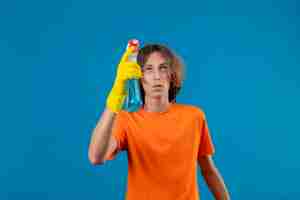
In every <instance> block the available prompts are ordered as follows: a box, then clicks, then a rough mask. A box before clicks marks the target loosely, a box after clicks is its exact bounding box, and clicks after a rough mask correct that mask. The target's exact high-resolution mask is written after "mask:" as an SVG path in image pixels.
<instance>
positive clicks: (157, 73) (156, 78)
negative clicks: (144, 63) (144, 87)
mask: <svg viewBox="0 0 300 200" xmlns="http://www.w3.org/2000/svg"><path fill="white" fill-rule="evenodd" d="M154 79H155V80H160V79H161V74H160V72H159V70H155V71H154Z"/></svg>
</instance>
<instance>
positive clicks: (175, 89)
mask: <svg viewBox="0 0 300 200" xmlns="http://www.w3.org/2000/svg"><path fill="white" fill-rule="evenodd" d="M153 52H159V53H160V54H161V55H162V56H163V57H164V58H165V59H167V61H168V62H169V63H170V67H171V80H170V88H169V101H170V102H176V96H177V94H178V93H179V91H180V89H181V87H182V83H183V78H184V65H183V63H182V60H181V59H180V58H179V57H178V56H177V55H176V54H175V53H174V52H173V51H171V50H170V49H169V48H167V47H166V46H164V45H161V44H147V45H145V46H144V47H143V48H141V49H140V50H139V53H138V56H137V63H138V64H139V65H140V66H141V67H142V68H143V66H144V65H145V63H146V62H147V60H148V58H149V56H150V54H151V53H153ZM140 86H141V87H140V88H141V95H142V99H143V103H145V91H144V89H143V87H142V85H141V81H140Z"/></svg>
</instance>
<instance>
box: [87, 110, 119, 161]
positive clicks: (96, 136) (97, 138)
mask: <svg viewBox="0 0 300 200" xmlns="http://www.w3.org/2000/svg"><path fill="white" fill-rule="evenodd" d="M115 116H116V113H114V112H111V111H110V110H109V109H105V110H104V112H103V114H102V116H101V118H100V120H99V122H98V123H97V125H96V127H95V129H94V131H93V133H92V137H91V141H90V145H89V159H90V161H91V162H92V163H93V164H98V163H101V162H102V161H103V160H104V157H105V154H106V151H107V149H108V147H109V141H110V138H111V132H112V126H113V123H114V120H115Z"/></svg>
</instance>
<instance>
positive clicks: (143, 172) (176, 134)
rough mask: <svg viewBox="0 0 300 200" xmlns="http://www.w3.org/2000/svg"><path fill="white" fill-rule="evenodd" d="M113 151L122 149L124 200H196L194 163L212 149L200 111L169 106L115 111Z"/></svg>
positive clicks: (112, 156) (182, 106) (197, 197)
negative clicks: (125, 175) (124, 152)
mask: <svg viewBox="0 0 300 200" xmlns="http://www.w3.org/2000/svg"><path fill="white" fill-rule="evenodd" d="M112 133H113V136H114V137H115V139H116V141H117V144H118V147H117V150H116V151H115V152H113V153H112V154H111V155H108V157H107V158H106V159H107V160H112V159H114V157H115V155H116V154H117V153H118V152H119V151H121V150H127V155H128V180H127V193H126V199H127V200H153V199H155V200H175V199H176V200H199V199H200V198H199V194H198V184H197V159H198V157H199V156H201V155H207V154H213V153H214V151H215V149H214V145H213V143H212V139H211V136H210V133H209V129H208V126H207V122H206V119H205V114H204V112H203V111H202V110H201V109H200V108H198V107H196V106H192V105H184V104H178V103H172V104H171V105H170V106H169V107H168V110H167V111H165V112H147V111H145V110H144V108H141V109H139V110H138V111H137V112H132V113H129V112H126V111H120V112H119V113H118V114H117V117H116V120H115V122H114V125H113V132H112Z"/></svg>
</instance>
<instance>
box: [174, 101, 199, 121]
mask: <svg viewBox="0 0 300 200" xmlns="http://www.w3.org/2000/svg"><path fill="white" fill-rule="evenodd" d="M176 107H177V109H178V110H181V111H184V112H186V113H188V114H193V115H196V116H197V117H200V118H205V112H204V110H203V109H202V107H201V106H196V105H191V104H181V103H176Z"/></svg>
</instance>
